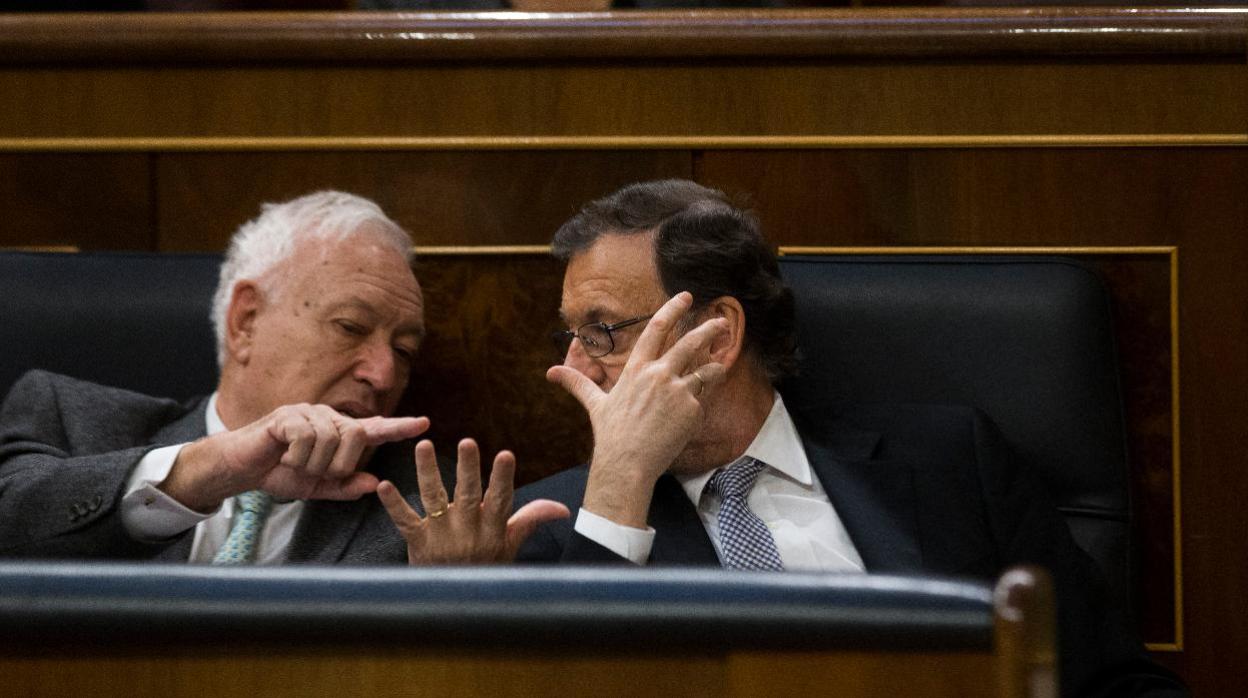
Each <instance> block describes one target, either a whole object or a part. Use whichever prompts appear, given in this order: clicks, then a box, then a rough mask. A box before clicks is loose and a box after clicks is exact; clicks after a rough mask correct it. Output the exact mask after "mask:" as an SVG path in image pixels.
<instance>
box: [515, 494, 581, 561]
mask: <svg viewBox="0 0 1248 698" xmlns="http://www.w3.org/2000/svg"><path fill="white" fill-rule="evenodd" d="M571 515H572V512H571V511H569V510H568V508H567V507H566V506H564V505H563V504H560V503H559V502H556V501H554V500H550V499H536V500H533V501H532V502H529V503H528V504H525V505H524V506H522V507H520V508H519V509H518V510H516V513H514V514H512V515H511V518H510V519H507V544H506V546H507V547H506V558H505V559H504V560H502V561H503V562H511V561H512V560H515V559H516V553H518V552H520V546H521V545H523V544H524V541H526V540H528V539H529V536H531V535H533V532H534V531H536V530H537V527H538V526H540V525H542V524H544V523H546V522H547V521H556V520H558V519H566V518H568V517H569V516H571Z"/></svg>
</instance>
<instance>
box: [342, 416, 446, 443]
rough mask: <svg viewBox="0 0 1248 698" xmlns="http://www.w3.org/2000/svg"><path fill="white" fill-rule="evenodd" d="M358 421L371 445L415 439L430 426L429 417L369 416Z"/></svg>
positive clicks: (366, 440) (365, 438)
mask: <svg viewBox="0 0 1248 698" xmlns="http://www.w3.org/2000/svg"><path fill="white" fill-rule="evenodd" d="M358 421H359V424H360V426H362V427H364V440H365V442H366V443H367V444H368V445H369V446H380V445H382V444H384V443H389V442H391V441H402V440H404V439H414V438H416V437H417V436H420V435H421V434H423V433H425V431H426V430H427V429H428V428H429V418H428V417H369V418H367V419H361V420H358Z"/></svg>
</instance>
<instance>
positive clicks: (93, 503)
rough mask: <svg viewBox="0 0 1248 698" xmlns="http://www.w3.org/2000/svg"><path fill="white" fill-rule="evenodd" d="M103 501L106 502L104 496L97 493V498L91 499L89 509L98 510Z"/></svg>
mask: <svg viewBox="0 0 1248 698" xmlns="http://www.w3.org/2000/svg"><path fill="white" fill-rule="evenodd" d="M103 502H104V498H103V497H101V496H100V495H98V494H97V495H95V499H92V500H91V504H90V505H88V506H87V509H89V510H91V511H98V510H99V508H100V504H102V503H103Z"/></svg>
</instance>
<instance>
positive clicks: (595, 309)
mask: <svg viewBox="0 0 1248 698" xmlns="http://www.w3.org/2000/svg"><path fill="white" fill-rule="evenodd" d="M614 314H616V313H615V312H614V311H610V310H606V309H604V308H602V307H600V306H592V307H591V308H590V309H589V310H587V311H586V312H585V316H584V318H582V322H581V324H586V323H591V322H602V318H603V317H610V316H611V315H614ZM559 319H560V320H562V321H563V323H564V324H565V325H566V324H569V323H570V322H571V321H570V320H569V319H568V314H567V312H566V311H565V310H564V309H563V308H559Z"/></svg>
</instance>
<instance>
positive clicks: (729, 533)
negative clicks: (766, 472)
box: [706, 457, 784, 570]
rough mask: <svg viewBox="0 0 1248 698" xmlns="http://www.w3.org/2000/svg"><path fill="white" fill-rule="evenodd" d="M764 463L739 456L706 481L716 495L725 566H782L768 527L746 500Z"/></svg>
mask: <svg viewBox="0 0 1248 698" xmlns="http://www.w3.org/2000/svg"><path fill="white" fill-rule="evenodd" d="M765 467H767V466H766V464H764V463H763V462H762V461H760V460H757V459H755V458H749V457H746V458H742V459H741V460H739V461H737V462H736V463H734V464H732V465H730V466H728V467H727V468H724V469H722V470H720V471H719V472H717V473H715V475H713V476H712V477H711V479H710V482H708V483H706V487H707V489H708V490H710V491H711V492H713V493H715V494H718V495H719V500H720V504H719V542H720V548H721V550H722V551H723V554H724V567H727V568H728V569H730V570H782V569H784V563H783V562H781V561H780V552H779V551H778V550H776V541H775V539H774V538H772V537H771V531H769V530H767V525H766V524H764V523H763V520H762V519H760V518H758V517H757V516H755V514H754V512H752V511H750V507H749V505H748V504H747V503H746V501H745V499H746V497H748V496H749V494H750V488H752V487H753V486H754V481H755V480H756V479H758V474H759V473H760V472H762V470H763V468H765Z"/></svg>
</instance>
